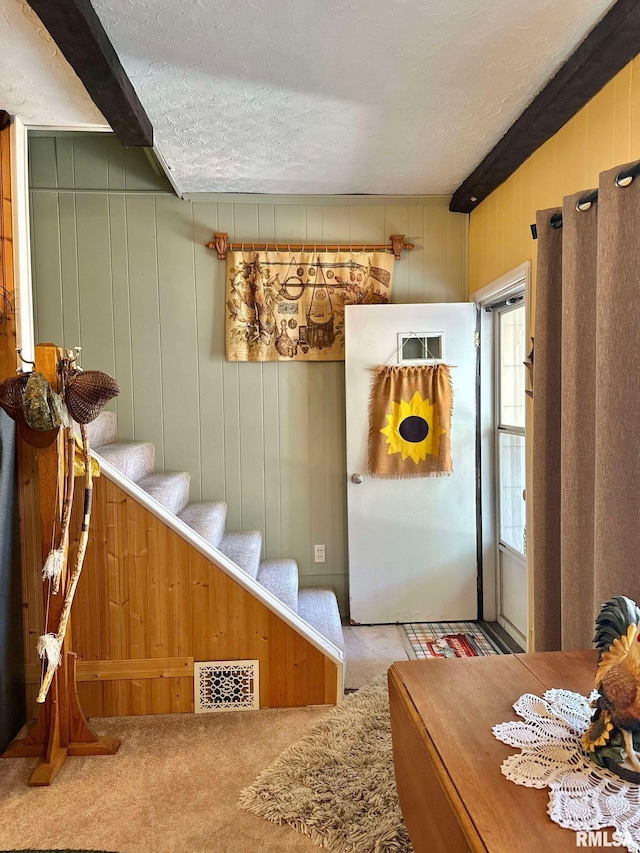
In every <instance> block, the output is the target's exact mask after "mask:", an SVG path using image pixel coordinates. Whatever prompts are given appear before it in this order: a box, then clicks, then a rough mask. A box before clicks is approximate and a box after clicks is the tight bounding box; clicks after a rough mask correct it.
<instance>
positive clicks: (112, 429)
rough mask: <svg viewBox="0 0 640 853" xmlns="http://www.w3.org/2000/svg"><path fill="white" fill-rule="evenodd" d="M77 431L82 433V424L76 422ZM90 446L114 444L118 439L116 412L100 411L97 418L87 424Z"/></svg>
mask: <svg viewBox="0 0 640 853" xmlns="http://www.w3.org/2000/svg"><path fill="white" fill-rule="evenodd" d="M75 431H76V433H77V434H78V435H80V425H79V424H76V430H75ZM87 435H88V436H89V446H90V447H94V448H96V449H97V448H98V447H102V445H103V444H113V443H114V442H116V441H117V440H118V419H117V417H116V413H115V412H100V414H99V415H98V417H97V418H95V420H93V421H91V423H89V424H87Z"/></svg>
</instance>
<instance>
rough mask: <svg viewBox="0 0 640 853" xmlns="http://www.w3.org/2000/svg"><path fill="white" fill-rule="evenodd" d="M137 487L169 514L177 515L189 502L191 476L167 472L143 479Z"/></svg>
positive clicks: (183, 472)
mask: <svg viewBox="0 0 640 853" xmlns="http://www.w3.org/2000/svg"><path fill="white" fill-rule="evenodd" d="M138 485H139V486H140V488H141V489H144V490H145V492H147V493H148V494H150V495H151V497H152V498H155V499H156V500H157V501H158V503H161V504H162V506H163V507H164V508H165V509H168V510H169V512H173V513H174V514H175V515H178V514H179V513H180V512H181V511H182V510H183V509H184V508H185V506H186V505H187V503H188V501H189V486H190V485H191V475H190V474H187V472H186V471H170V472H169V471H167V472H165V473H158V474H150V475H149V476H148V477H143V478H142V479H141V480H140V481H139V482H138Z"/></svg>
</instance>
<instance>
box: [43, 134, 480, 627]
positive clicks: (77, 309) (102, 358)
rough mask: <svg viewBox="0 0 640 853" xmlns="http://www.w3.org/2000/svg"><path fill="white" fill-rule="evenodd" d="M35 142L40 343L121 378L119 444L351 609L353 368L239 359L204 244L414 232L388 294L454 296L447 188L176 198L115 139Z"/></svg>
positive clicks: (457, 247)
mask: <svg viewBox="0 0 640 853" xmlns="http://www.w3.org/2000/svg"><path fill="white" fill-rule="evenodd" d="M30 152H31V186H32V193H31V199H32V208H31V214H32V241H33V258H34V265H33V269H34V282H35V305H36V336H37V340H38V341H54V342H56V343H63V344H64V346H67V347H71V346H75V345H81V346H82V348H83V349H82V364H83V366H84V367H85V368H100V369H103V370H106V371H107V372H109V373H112V374H113V375H114V376H116V378H117V379H118V381H119V383H120V386H121V389H122V390H121V394H120V396H119V398H118V399H117V401H116V403H115V408H116V411H117V414H118V429H119V438H120V439H121V440H132V439H135V440H137V441H152V442H154V443H155V445H156V453H157V456H156V460H157V467H158V468H164V469H166V470H179V471H183V470H184V471H189V472H190V473H191V496H192V500H200V499H202V500H225V501H226V502H227V504H228V507H229V513H228V526H229V528H230V529H238V528H245V529H254V528H255V529H258V530H261V531H262V532H263V536H264V553H265V556H266V557H279V556H286V557H294V558H295V559H296V560H297V561H298V565H299V567H300V576H301V584H302V585H303V586H331V587H333V588H334V589H335V590H336V593H337V594H338V598H339V601H340V605H341V608H342V610H343V613H346V612H347V598H348V590H347V537H346V471H345V407H344V365H343V363H341V362H336V363H325V364H296V363H293V364H278V363H271V364H238V363H227V362H226V361H225V358H224V322H225V317H224V307H225V306H224V269H225V266H224V262H222V261H219V260H217V258H216V256H215V255H214V253H212V252H210V251H209V250H208V249H206V248H205V247H204V243H205V242H206V241H207V240H208V239H210V238H211V232H212V231H213V230H220V231H228V232H229V234H230V235H231V236H232V237H233V238H234V239H236V240H242V239H246V240H248V241H250V240H251V239H254V240H255V239H260V240H279V241H287V240H309V241H313V240H316V239H317V240H336V241H337V240H339V241H341V242H349V241H352V242H353V243H354V244H355V243H357V242H359V241H367V242H385V241H386V240H387V238H388V236H389V234H392V233H405V234H406V235H407V237H408V238H409V239H410V240H411V241H412V242H414V243H415V244H416V249H415V250H414V251H413V252H410V253H408V254H405V255H404V256H403V258H402V260H401V261H398V262H396V269H395V277H394V285H393V287H394V291H393V301H395V302H405V303H406V302H447V301H453V302H455V301H460V300H466V298H467V217H466V216H465V215H462V214H455V213H449V211H448V209H447V203H446V200H444V199H437V200H436V199H434V200H425V199H424V198H421V199H420V200H419V201H418V200H416V203H411V201H410V200H409V201H407V203H405V199H394V198H389V199H388V201H387V200H386V199H385V203H381V202H380V199H379V198H376V199H374V200H372V203H371V204H369V203H363V201H362V199H358V200H357V202H355V201H354V203H353V204H346V203H333V200H327V199H326V198H323V200H322V201H323V203H321V204H319V203H318V202H317V200H315V201H314V197H313V196H305V197H300V200H299V203H291V199H290V198H289V199H288V200H287V202H286V203H270V202H271V199H269V202H265V201H264V200H261V197H260V196H245V197H242V199H241V200H240V198H239V197H236V198H235V199H234V200H232V201H229V200H227V199H228V197H226V196H225V197H224V199H225V200H224V201H216V200H213V201H212V200H211V198H212V197H211V196H206V200H203V201H198V200H194V201H182V200H180V199H178V198H176V197H175V196H174V195H172V194H171V193H170V192H167V190H166V186H167V185H166V183H165V181H164V179H162V178H158V177H157V176H156V175H155V174H154V172H153V170H152V169H151V167H150V165H149V163H148V161H147V160H146V157H145V155H144V154H143V153H142V152H140V151H135V150H133V149H130V150H125V149H123V148H121V146H120V145H119V144H118V143H117V141H116V140H115V139H114V138H113V137H111V136H93V135H92V136H87V135H71V134H68V135H66V136H58V137H54V136H43V135H38V136H35V137H33V138H32V139H31V143H30ZM296 201H297V200H296ZM336 201H338V200H336ZM314 543H324V544H325V545H326V563H325V564H324V565H323V564H316V563H314V562H313V545H314Z"/></svg>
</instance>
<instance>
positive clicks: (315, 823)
mask: <svg viewBox="0 0 640 853" xmlns="http://www.w3.org/2000/svg"><path fill="white" fill-rule="evenodd" d="M240 804H241V806H242V807H243V808H245V809H249V810H250V811H252V812H255V813H256V814H259V815H262V816H263V817H265V818H266V819H267V820H269V821H273V822H275V823H278V824H280V823H287V824H289V825H290V826H292V827H293V828H294V829H296V830H297V831H298V832H301V833H304V834H305V835H309V836H310V837H311V838H312V839H313V840H314V841H315V843H316V844H317V845H318V846H321V847H325V848H327V849H328V850H331V851H332V853H410V851H411V850H412V848H411V843H410V841H409V836H408V834H407V830H406V828H405V826H404V822H403V820H402V814H401V812H400V804H399V802H398V793H397V791H396V783H395V776H394V772H393V750H392V744H391V724H390V720H389V695H388V691H387V680H386V676H385V675H381V676H378V678H376V679H374V680H373V681H372V682H371V684H370V685H368V686H367V687H364V688H362V690H359V691H358V692H357V693H354V694H353V695H351V696H347V697H346V698H345V700H344V702H342V703H341V704H340V705H338V707H337V708H335V709H334V710H333V711H332V712H331V714H329V716H328V717H326V718H325V719H324V720H322V721H320V722H319V723H318V724H317V725H315V726H314V727H313V728H312V729H311V731H310V732H309V733H308V734H307V735H306V736H305V737H304V738H302V740H301V741H300V742H299V743H297V744H295V746H292V747H291V748H290V749H288V750H287V751H286V752H285V753H283V755H281V756H280V757H279V758H278V759H277V761H275V762H274V763H273V764H272V765H271V767H269V768H268V769H267V770H265V771H264V772H263V773H261V774H260V776H259V777H258V778H257V779H256V781H255V782H254V784H253V785H251V786H250V787H249V788H247V789H246V790H245V791H243V793H242V795H241V798H240Z"/></svg>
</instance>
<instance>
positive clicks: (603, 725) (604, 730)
mask: <svg viewBox="0 0 640 853" xmlns="http://www.w3.org/2000/svg"><path fill="white" fill-rule="evenodd" d="M613 728H614V726H613V723H612V722H611V715H610V714H609V712H608V711H602V713H601V714H600V715H599V716H598V717H597V718H596V719H594V720H593V722H592V723H591V725H590V726H589V728H588V729H587V730H586V732H585V733H584V734H583V735H582V737H581V738H580V742H581V743H582V748H583V749H584V751H585V752H594V751H595V750H596V749H598V747H601V746H605V745H606V744H607V743H608V742H609V738H610V737H611V732H612V731H613Z"/></svg>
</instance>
